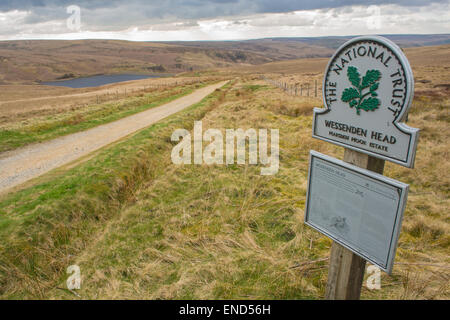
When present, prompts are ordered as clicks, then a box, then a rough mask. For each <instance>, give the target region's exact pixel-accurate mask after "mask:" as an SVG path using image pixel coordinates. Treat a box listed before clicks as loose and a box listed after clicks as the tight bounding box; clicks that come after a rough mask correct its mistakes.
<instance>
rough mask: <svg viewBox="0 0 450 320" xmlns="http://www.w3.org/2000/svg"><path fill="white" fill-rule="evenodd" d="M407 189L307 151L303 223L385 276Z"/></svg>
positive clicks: (402, 185) (375, 175) (368, 172)
mask: <svg viewBox="0 0 450 320" xmlns="http://www.w3.org/2000/svg"><path fill="white" fill-rule="evenodd" d="M407 191H408V185H406V184H404V183H401V182H398V181H396V180H393V179H390V178H387V177H384V176H382V175H379V174H376V173H373V172H371V171H368V170H365V169H361V168H358V167H355V166H353V165H351V164H348V163H345V162H343V161H341V160H337V159H335V158H332V157H328V156H326V155H323V154H320V153H318V152H315V151H311V154H310V168H309V179H308V194H307V203H306V213H305V223H306V224H307V225H309V226H311V227H313V228H315V229H316V230H318V231H320V232H321V233H323V234H325V235H326V236H328V237H330V238H331V239H333V240H334V241H336V242H338V243H339V244H341V245H343V246H345V247H347V248H348V249H350V250H352V251H353V252H355V253H356V254H358V255H359V256H361V257H363V258H364V259H366V260H368V261H370V262H371V263H373V264H375V265H377V266H379V267H380V268H381V269H383V270H384V271H386V272H389V273H390V271H391V269H392V264H393V258H394V256H395V249H396V247H397V241H398V234H399V232H400V227H401V221H402V216H403V211H404V206H405V204H406V196H407Z"/></svg>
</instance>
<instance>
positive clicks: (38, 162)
mask: <svg viewBox="0 0 450 320" xmlns="http://www.w3.org/2000/svg"><path fill="white" fill-rule="evenodd" d="M225 83H226V81H224V82H220V83H217V84H214V85H211V86H207V87H204V88H201V89H198V90H196V91H195V92H193V93H191V94H189V95H187V96H184V97H181V98H179V99H176V100H174V101H172V102H169V103H167V104H164V105H161V106H159V107H155V108H152V109H149V110H146V111H143V112H140V113H137V114H134V115H132V116H129V117H126V118H123V119H120V120H117V121H114V122H111V123H107V124H103V125H100V126H98V127H95V128H92V129H89V130H86V131H82V132H77V133H74V134H70V135H67V136H63V137H60V138H56V139H54V140H50V141H46V142H43V143H38V144H33V145H29V146H26V147H24V148H20V149H17V150H13V151H8V152H4V153H2V154H0V193H4V192H5V191H7V190H8V189H10V188H12V187H15V186H17V185H19V184H21V183H24V182H26V181H28V180H30V179H32V178H35V177H38V176H40V175H42V174H43V173H45V172H48V171H50V170H52V169H55V168H57V167H60V166H62V165H65V164H67V163H70V162H72V161H74V160H76V159H78V158H80V157H83V156H85V155H87V154H89V153H91V152H93V151H95V150H98V149H100V148H102V147H104V146H106V145H108V144H110V143H112V142H114V141H117V140H119V139H121V138H123V137H125V136H127V135H129V134H131V133H133V132H136V131H138V130H140V129H143V128H145V127H148V126H149V125H151V124H153V123H155V122H157V121H159V120H161V119H164V118H166V117H168V116H170V115H172V114H174V113H176V112H178V111H181V110H183V109H185V108H187V107H189V106H191V105H193V104H195V103H197V102H200V101H201V100H202V99H203V98H205V97H206V96H207V95H209V94H211V93H212V92H214V90H216V89H217V88H220V87H222V86H223V85H224V84H225Z"/></svg>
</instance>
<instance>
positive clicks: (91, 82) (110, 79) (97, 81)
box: [42, 74, 159, 88]
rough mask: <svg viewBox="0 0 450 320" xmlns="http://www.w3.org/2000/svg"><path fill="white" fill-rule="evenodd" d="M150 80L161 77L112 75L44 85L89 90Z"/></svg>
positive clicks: (52, 82) (45, 83)
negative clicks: (108, 85) (127, 82)
mask: <svg viewBox="0 0 450 320" xmlns="http://www.w3.org/2000/svg"><path fill="white" fill-rule="evenodd" d="M148 78H159V76H151V75H142V74H111V75H98V76H92V77H85V78H76V79H69V80H60V81H50V82H42V84H44V85H47V86H59V87H69V88H88V87H98V86H102V85H105V84H110V83H116V82H123V81H130V80H140V79H148Z"/></svg>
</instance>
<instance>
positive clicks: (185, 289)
mask: <svg viewBox="0 0 450 320" xmlns="http://www.w3.org/2000/svg"><path fill="white" fill-rule="evenodd" d="M255 79H256V78H253V77H247V78H246V79H241V80H240V81H238V82H237V83H236V84H234V85H233V86H231V87H229V88H226V89H221V90H218V91H216V92H215V94H214V95H213V97H212V98H211V99H208V100H207V101H206V102H204V103H203V104H201V105H199V106H196V107H193V109H190V110H187V111H186V112H183V113H181V114H179V115H177V116H174V117H170V118H169V119H167V121H164V122H162V123H160V124H157V125H155V126H152V127H151V128H149V129H148V130H144V131H142V132H141V133H139V134H137V135H136V136H134V137H133V138H131V140H127V141H126V142H123V143H121V144H118V145H117V146H115V147H113V148H110V149H108V150H105V151H103V152H101V153H99V154H98V155H97V156H96V157H95V158H93V159H92V160H90V161H89V162H87V163H86V164H83V165H81V166H78V167H75V168H73V169H71V170H73V171H69V172H68V173H66V175H64V176H63V177H65V178H62V177H61V178H58V179H59V180H51V181H49V182H48V184H47V185H42V186H41V187H34V188H33V189H32V191H26V190H25V191H23V192H22V193H19V194H17V195H14V196H10V197H9V198H6V199H3V201H2V202H1V204H2V208H3V207H4V208H5V209H4V211H3V212H2V215H1V217H2V219H1V220H0V228H1V229H0V235H1V236H2V241H1V244H2V247H1V250H2V252H1V253H2V255H1V256H0V266H1V269H0V270H1V271H0V272H1V273H0V274H1V275H2V276H1V277H0V288H1V290H2V291H1V293H2V294H3V297H18V296H20V297H45V298H64V299H72V298H76V297H75V296H74V295H72V294H71V293H69V292H65V291H62V290H59V289H56V287H65V280H66V278H67V275H65V274H64V270H65V268H66V267H67V266H68V265H70V264H78V265H80V267H81V275H82V280H83V284H82V288H81V290H79V292H78V293H79V294H80V295H81V296H82V298H98V299H117V298H131V299H132V298H135V299H145V298H151V299H197V298H203V299H210V298H218V299H226V298H230V299H233V298H243V299H274V298H276V299H318V298H322V297H323V295H324V291H325V286H326V278H327V267H328V265H327V258H328V255H329V252H330V246H331V241H330V240H329V239H328V238H326V237H324V236H322V235H321V234H319V233H318V232H316V231H314V230H312V229H310V228H308V227H306V226H304V224H303V212H304V205H305V197H306V188H307V170H308V154H309V150H310V149H313V150H317V151H319V152H322V153H325V154H329V155H331V156H335V157H337V158H342V157H343V148H340V147H337V146H334V145H332V144H329V143H325V142H322V141H319V140H316V139H312V137H311V121H312V118H311V111H312V108H313V107H314V106H319V105H318V103H317V100H311V99H308V98H306V97H292V96H287V95H286V94H285V93H284V92H283V91H281V90H280V89H278V88H272V87H270V86H267V84H265V83H263V82H262V81H260V80H255ZM296 110H298V111H296ZM447 113H448V100H445V99H444V100H438V99H437V98H436V97H434V96H427V95H425V96H423V98H422V97H421V96H420V95H419V97H417V99H416V100H415V102H414V105H413V108H412V111H411V113H410V116H409V122H408V124H410V125H411V126H413V127H418V128H423V129H425V130H423V131H424V133H423V134H421V137H420V142H419V148H418V150H417V156H416V168H415V169H414V170H411V169H407V168H404V167H401V166H398V165H394V164H389V163H387V164H386V169H385V175H386V176H389V177H392V178H394V179H398V180H401V181H404V182H406V183H409V184H410V193H409V196H408V205H407V208H406V212H405V217H404V222H403V228H402V232H401V236H400V242H399V247H398V250H397V257H396V265H395V266H394V271H393V275H392V276H388V275H386V274H384V273H383V274H382V280H381V285H382V289H381V290H379V291H371V290H368V289H367V288H366V287H363V291H362V298H363V299H380V298H383V299H448V298H449V278H448V266H449V262H450V261H449V256H448V249H449V244H450V237H449V234H450V233H449V222H450V221H449V219H448V208H449V207H450V203H449V190H450V188H449V180H450V179H449V174H448V172H450V170H449V168H448V166H449V163H448V161H446V160H445V159H447V158H448V136H449V131H448V130H449V123H448V121H449V119H448V114H447ZM446 114H447V115H446ZM200 118H201V119H202V121H203V130H206V129H208V128H217V129H222V131H223V132H224V130H225V129H228V128H243V129H247V128H255V129H257V128H278V129H280V170H279V172H278V174H276V175H274V176H261V175H260V167H259V166H250V165H228V166H225V165H224V166H206V165H185V166H176V165H173V164H172V163H171V161H170V151H171V148H172V146H173V143H172V142H171V141H170V139H169V137H170V134H171V132H172V131H173V129H174V128H186V129H188V130H191V129H192V125H193V121H194V119H200ZM140 152H141V153H140ZM108 159H111V160H108ZM112 159H115V160H114V161H113V160H112ZM80 170H81V171H80ZM69 177H72V178H69ZM75 177H76V178H75ZM136 177H138V178H136ZM88 178H89V179H91V180H89V181H87V180H83V181H79V180H80V179H88ZM71 179H72V180H71ZM105 181H107V183H104V182H105ZM26 192H28V193H26ZM55 199H59V200H57V201H56V200H55ZM68 199H73V200H68ZM68 219H71V220H68ZM68 221H70V223H69V222H68ZM72 221H75V222H74V226H72V225H71V223H72ZM41 230H42V231H41ZM3 244H5V245H3ZM4 253H6V255H4ZM69 255H70V256H69ZM31 258H34V259H31Z"/></svg>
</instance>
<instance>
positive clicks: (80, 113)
mask: <svg viewBox="0 0 450 320" xmlns="http://www.w3.org/2000/svg"><path fill="white" fill-rule="evenodd" d="M207 84H209V83H202V84H192V85H186V86H183V87H175V88H170V89H157V90H154V91H153V92H151V93H148V94H143V93H142V94H139V95H137V96H134V97H131V98H126V99H122V100H119V101H117V102H107V103H101V104H93V105H88V106H86V107H84V108H80V109H76V110H74V111H67V110H66V111H63V112H61V113H59V114H57V115H54V116H50V117H48V116H46V117H35V118H34V119H33V120H28V121H26V122H25V123H24V122H18V123H15V124H14V125H11V124H10V125H9V126H7V127H3V128H1V129H0V152H2V151H8V150H12V149H16V148H19V147H22V146H25V145H27V144H30V143H35V142H42V141H46V140H50V139H54V138H56V137H59V136H62V135H66V134H70V133H75V132H79V131H83V130H87V129H89V128H92V127H95V126H98V125H101V124H105V123H108V122H112V121H115V120H118V119H121V118H124V117H127V116H130V115H133V114H135V113H138V112H142V111H144V110H147V109H150V108H154V107H157V106H159V105H162V104H164V103H168V102H170V101H172V100H175V99H177V98H180V97H182V96H184V95H187V94H189V93H192V92H193V91H194V90H195V89H197V88H200V87H203V86H205V85H207Z"/></svg>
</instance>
